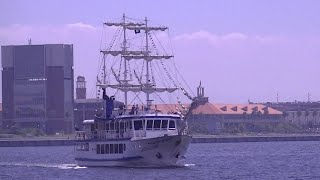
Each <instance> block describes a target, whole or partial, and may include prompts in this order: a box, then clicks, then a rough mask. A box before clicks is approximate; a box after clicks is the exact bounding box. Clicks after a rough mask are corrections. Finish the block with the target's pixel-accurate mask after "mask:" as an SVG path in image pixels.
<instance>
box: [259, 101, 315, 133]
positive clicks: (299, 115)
mask: <svg viewBox="0 0 320 180" xmlns="http://www.w3.org/2000/svg"><path fill="white" fill-rule="evenodd" d="M264 105H266V106H268V107H271V108H274V109H277V110H279V111H282V112H283V114H284V121H286V122H289V123H293V124H297V125H301V126H304V127H306V128H320V102H311V101H308V102H300V101H295V102H267V103H264Z"/></svg>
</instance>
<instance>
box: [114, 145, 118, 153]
mask: <svg viewBox="0 0 320 180" xmlns="http://www.w3.org/2000/svg"><path fill="white" fill-rule="evenodd" d="M118 148H119V144H115V145H114V153H115V154H118V153H119V149H118Z"/></svg>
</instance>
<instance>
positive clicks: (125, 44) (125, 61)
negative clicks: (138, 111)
mask: <svg viewBox="0 0 320 180" xmlns="http://www.w3.org/2000/svg"><path fill="white" fill-rule="evenodd" d="M125 23H126V16H125V14H124V13H123V24H125ZM123 51H124V52H125V51H127V37H126V26H123ZM123 61H124V83H125V84H128V82H127V60H126V59H124V58H123ZM124 104H125V107H126V108H127V105H128V92H124Z"/></svg>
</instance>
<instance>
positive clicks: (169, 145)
mask: <svg viewBox="0 0 320 180" xmlns="http://www.w3.org/2000/svg"><path fill="white" fill-rule="evenodd" d="M191 139H192V138H191V136H187V135H174V136H162V137H157V138H149V139H140V140H126V141H125V140H124V141H121V140H117V141H98V142H94V141H91V142H89V151H77V153H76V158H75V159H76V161H77V164H78V165H79V166H121V167H165V166H176V165H178V164H177V163H178V161H179V160H180V159H182V158H184V155H185V153H186V151H187V149H188V146H189V144H190V142H191ZM103 143H123V144H126V150H125V151H124V152H123V154H97V153H96V148H95V147H96V146H97V144H103Z"/></svg>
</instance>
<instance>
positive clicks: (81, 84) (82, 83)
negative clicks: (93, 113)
mask: <svg viewBox="0 0 320 180" xmlns="http://www.w3.org/2000/svg"><path fill="white" fill-rule="evenodd" d="M76 84H77V87H76V98H77V99H86V98H87V97H86V94H87V88H86V79H85V78H84V76H78V77H77V83H76Z"/></svg>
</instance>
